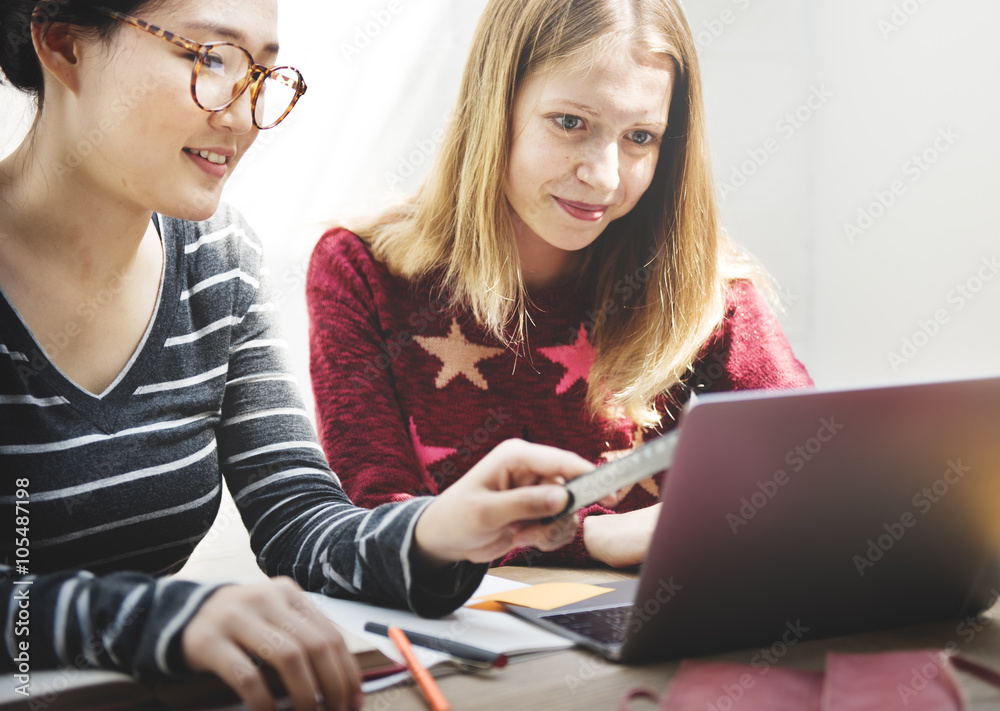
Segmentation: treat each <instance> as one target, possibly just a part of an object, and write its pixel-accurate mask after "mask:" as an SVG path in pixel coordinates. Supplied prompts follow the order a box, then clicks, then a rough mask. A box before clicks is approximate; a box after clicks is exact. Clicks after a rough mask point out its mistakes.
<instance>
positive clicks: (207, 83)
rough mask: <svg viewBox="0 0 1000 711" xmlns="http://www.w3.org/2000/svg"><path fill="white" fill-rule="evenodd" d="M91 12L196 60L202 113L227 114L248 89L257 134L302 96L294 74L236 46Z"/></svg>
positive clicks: (194, 91) (194, 92) (195, 91)
mask: <svg viewBox="0 0 1000 711" xmlns="http://www.w3.org/2000/svg"><path fill="white" fill-rule="evenodd" d="M95 9H96V10H97V11H98V12H100V13H102V14H104V15H107V16H108V17H111V18H114V19H115V20H120V21H121V22H124V23H125V24H127V25H131V26H132V27H136V28H138V29H140V30H142V31H144V32H148V33H149V34H151V35H153V36H155V37H159V38H161V39H165V40H166V41H167V42H171V43H173V44H175V45H177V46H178V47H182V48H184V49H186V50H187V51H189V52H191V54H193V55H195V58H196V59H195V62H194V67H193V68H192V70H191V98H192V99H194V103H196V104H197V105H198V106H199V108H201V109H203V110H205V111H209V112H212V113H215V112H218V111H224V110H226V109H227V108H229V107H230V106H231V105H232V104H233V102H234V101H236V100H237V99H238V98H240V96H242V94H243V92H244V91H246V90H247V87H249V88H250V107H251V112H252V114H253V123H254V126H256V127H257V128H259V129H266V128H274V127H275V126H277V125H278V124H279V123H281V122H282V120H284V118H285V117H286V116H288V114H289V112H290V111H291V110H292V107H293V106H295V102H296V101H298V100H299V97H300V96H302V95H303V94H305V93H306V83H305V81H303V79H302V74H300V73H299V71H298V70H297V69H294V68H292V67H265V66H262V65H260V64H257V63H256V62H254V61H253V57H252V56H251V55H250V52H248V51H247V50H246V49H244V48H243V47H240V46H239V45H238V44H233V43H232V42H209V43H208V44H202V43H201V42H195V41H193V40H189V39H187V38H185V37H181V36H180V35H178V34H175V33H173V32H170V31H168V30H165V29H163V28H161V27H157V26H156V25H153V24H150V23H148V22H146V21H145V20H140V19H139V18H137V17H132V16H131V15H126V14H124V13H121V12H117V11H115V10H111V9H109V8H106V7H97V8H95Z"/></svg>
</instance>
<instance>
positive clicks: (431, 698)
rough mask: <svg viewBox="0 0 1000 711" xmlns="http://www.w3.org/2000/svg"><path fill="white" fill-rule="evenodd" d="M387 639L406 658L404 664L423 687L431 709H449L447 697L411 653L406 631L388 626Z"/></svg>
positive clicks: (437, 710)
mask: <svg viewBox="0 0 1000 711" xmlns="http://www.w3.org/2000/svg"><path fill="white" fill-rule="evenodd" d="M389 639H391V640H392V641H393V642H394V643H395V644H396V647H398V648H399V651H400V652H401V653H402V655H403V658H404V659H405V660H406V666H408V667H409V668H410V673H411V674H413V678H414V679H416V680H417V683H418V684H420V688H421V689H423V692H424V696H426V697H427V703H429V704H430V705H431V709H433V711H451V704H449V703H448V699H446V698H445V697H444V694H443V693H441V687H439V686H438V685H437V682H436V681H434V677H432V676H431V673H430V672H429V671H427V670H426V669H424V665H423V664H421V663H420V662H419V661H418V660H417V655H416V654H414V653H413V648H412V647H411V646H410V640H409V639H407V637H406V633H405V632H403V630H401V629H399V628H398V627H390V628H389Z"/></svg>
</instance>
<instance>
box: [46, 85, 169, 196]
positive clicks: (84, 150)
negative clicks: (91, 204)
mask: <svg viewBox="0 0 1000 711" xmlns="http://www.w3.org/2000/svg"><path fill="white" fill-rule="evenodd" d="M165 80H166V77H165V75H163V74H158V73H155V72H153V71H150V72H147V73H146V76H145V77H144V78H143V80H142V82H141V83H139V84H136V85H135V86H133V87H132V88H131V90H130V91H129V92H128V93H127V94H124V95H122V96H120V97H118V98H117V99H115V100H114V101H113V102H111V105H110V107H109V108H110V111H111V113H112V116H111V118H105V119H102V120H101V122H100V123H99V124H98V125H97V126H96V127H95V128H92V129H90V130H88V131H85V132H84V136H83V138H81V139H80V140H79V141H77V142H76V144H75V145H74V146H73V147H71V148H70V149H69V150H67V151H66V155H65V156H64V157H63V160H62V161H60V162H59V163H56V166H55V175H56V177H57V178H59V180H60V181H63V180H66V178H67V176H69V175H70V174H71V173H72V172H73V171H74V170H75V169H76V168H78V167H80V166H81V165H82V164H83V162H84V160H85V159H86V158H87V157H88V156H90V155H92V154H93V153H94V152H95V151H96V150H97V149H98V148H100V147H101V145H102V144H103V143H104V141H105V140H106V139H107V137H108V136H110V135H111V134H113V133H114V132H115V131H117V130H118V128H120V127H121V126H122V124H124V123H125V121H126V120H127V119H128V116H129V114H130V113H131V112H132V111H134V110H135V109H136V108H138V107H139V106H141V105H142V103H143V102H144V101H145V100H146V99H147V98H148V97H149V96H150V95H151V94H152V93H153V92H154V91H155V90H156V89H157V88H158V87H159V86H160V85H161V84H162V83H164V81H165Z"/></svg>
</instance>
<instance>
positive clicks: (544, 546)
mask: <svg viewBox="0 0 1000 711" xmlns="http://www.w3.org/2000/svg"><path fill="white" fill-rule="evenodd" d="M579 523H580V522H579V521H578V520H577V517H576V514H573V515H571V516H564V517H562V518H560V519H558V520H556V521H553V522H552V523H550V524H548V525H547V526H541V525H537V524H535V525H525V526H524V527H523V528H521V529H520V530H518V531H517V532H516V533H515V534H514V537H513V543H514V545H515V546H530V547H532V548H538V549H540V550H543V551H554V550H556V549H558V548H562V547H563V546H565V545H566V544H567V543H569V542H570V541H572V540H573V537H574V536H575V535H576V531H577V527H578V526H579Z"/></svg>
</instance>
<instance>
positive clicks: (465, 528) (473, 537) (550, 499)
mask: <svg viewBox="0 0 1000 711" xmlns="http://www.w3.org/2000/svg"><path fill="white" fill-rule="evenodd" d="M593 468H594V467H593V465H592V464H591V463H590V462H588V461H587V460H586V459H583V458H582V457H578V456H577V455H575V454H571V453H570V452H566V451H563V450H561V449H556V448H555V447H547V446H544V445H540V444H530V443H528V442H523V441H521V440H507V441H506V442H502V443H501V444H500V445H498V446H497V447H496V448H495V449H494V450H493V451H492V452H490V453H489V454H487V455H486V456H485V457H483V458H482V460H480V461H479V463H478V464H476V466H474V467H473V468H472V469H470V470H469V471H468V473H466V474H465V476H463V477H462V478H461V479H459V480H458V481H456V482H455V483H454V484H452V485H451V486H450V487H449V488H448V489H446V490H445V491H444V493H442V494H441V495H439V496H438V497H437V498H435V499H434V501H433V502H432V503H431V504H430V506H428V507H427V509H426V510H425V511H424V513H423V514H422V515H421V516H420V519H419V520H418V521H417V527H416V532H415V536H416V541H417V545H418V547H419V549H420V552H421V554H422V555H423V556H424V558H425V559H427V560H428V561H429V562H431V563H432V564H437V565H444V564H447V563H452V562H456V561H460V560H471V561H473V562H475V563H487V562H489V561H491V560H494V559H496V558H499V557H500V556H502V555H504V554H505V553H507V552H508V551H510V550H511V549H513V548H517V547H519V546H533V547H535V548H540V549H542V550H546V551H548V550H555V549H556V548H560V547H562V546H564V545H566V544H567V543H569V542H570V541H571V540H572V539H573V535H574V534H575V532H576V528H577V526H578V525H579V520H578V519H577V517H576V516H575V515H573V516H565V517H563V518H561V519H559V520H558V521H555V522H553V523H550V524H548V525H542V524H541V523H539V522H538V519H540V518H544V517H546V516H552V515H554V514H557V513H559V512H560V511H562V510H563V509H564V508H566V501H567V496H568V494H567V493H566V490H565V489H564V488H563V487H562V486H558V485H559V484H562V483H564V482H565V481H566V480H568V479H572V478H574V477H576V476H579V475H580V474H583V473H584V472H587V471H590V470H591V469H593ZM536 485H538V486H536Z"/></svg>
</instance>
